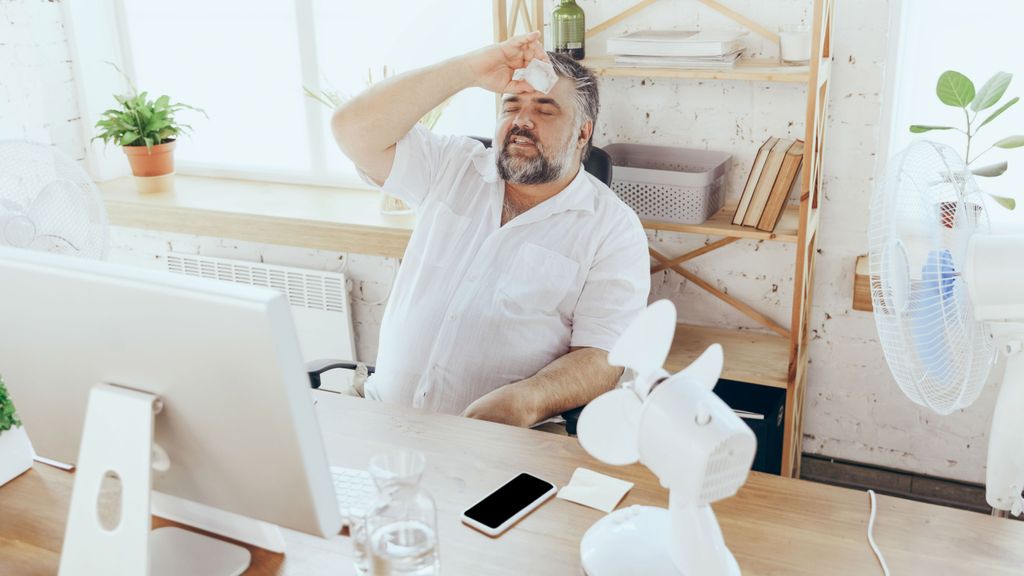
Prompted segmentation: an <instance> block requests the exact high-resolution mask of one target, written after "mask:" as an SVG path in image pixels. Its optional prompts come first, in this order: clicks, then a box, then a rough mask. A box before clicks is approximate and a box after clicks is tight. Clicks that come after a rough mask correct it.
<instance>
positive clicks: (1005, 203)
mask: <svg viewBox="0 0 1024 576" xmlns="http://www.w3.org/2000/svg"><path fill="white" fill-rule="evenodd" d="M989 196H991V197H992V199H993V200H995V201H996V202H999V205H1000V206H1002V207H1003V208H1006V209H1007V210H1013V209H1014V208H1016V207H1017V201H1016V200H1014V199H1013V198H1007V197H1006V196H996V195H995V194H989Z"/></svg>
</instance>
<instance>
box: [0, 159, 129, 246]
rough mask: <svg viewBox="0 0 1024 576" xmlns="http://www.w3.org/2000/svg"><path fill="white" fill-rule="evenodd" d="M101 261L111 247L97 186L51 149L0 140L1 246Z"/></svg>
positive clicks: (71, 163)
mask: <svg viewBox="0 0 1024 576" xmlns="http://www.w3.org/2000/svg"><path fill="white" fill-rule="evenodd" d="M4 245H6V246H15V247H18V248H29V249H33V250H42V251H45V252H56V253H61V254H70V255H75V256H82V257H86V258H94V259H99V258H103V257H104V256H105V255H106V252H107V248H108V245H109V240H108V231H107V217H106V212H105V210H104V208H103V202H102V200H101V198H100V195H99V192H98V191H97V190H96V186H95V185H94V184H93V183H92V180H90V179H89V177H88V175H86V174H85V172H84V171H83V170H82V168H81V167H79V166H78V164H76V163H75V162H74V160H72V159H70V158H68V157H67V156H66V155H64V154H63V153H61V152H60V151H58V150H57V149H55V148H53V147H51V146H45V145H42V144H37V143H32V142H23V141H16V140H0V246H4Z"/></svg>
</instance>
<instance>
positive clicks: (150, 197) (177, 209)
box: [99, 175, 415, 258]
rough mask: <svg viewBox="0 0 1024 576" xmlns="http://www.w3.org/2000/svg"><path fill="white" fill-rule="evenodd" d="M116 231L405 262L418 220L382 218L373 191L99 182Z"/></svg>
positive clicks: (193, 181)
mask: <svg viewBox="0 0 1024 576" xmlns="http://www.w3.org/2000/svg"><path fill="white" fill-rule="evenodd" d="M99 189H100V193H101V195H102V196H103V201H104V203H105V204H106V207H107V214H108V217H109V219H110V223H111V224H112V225H114V226H125V227H129V228H142V229H146V230H161V231H164V232H175V233H180V234H194V235H197V236H216V237H223V238H233V239H236V240H248V241H252V242H263V243H267V244H281V245H286V246H301V247H307V248H317V249H321V250H333V251H338V252H355V253H358V254H370V255H375V256H387V257H391V258H401V257H402V255H403V254H404V252H405V247H406V244H408V242H409V236H410V235H411V234H412V228H413V223H414V221H415V218H414V216H412V215H406V216H386V215H383V214H381V213H380V196H379V193H378V192H376V191H372V190H357V189H349V188H328V187H321V186H303V185H295V184H277V183H272V182H253V181H246V180H232V179H227V178H207V177H200V176H182V175H176V176H175V177H174V191H173V192H159V193H149V194H143V193H139V192H138V191H137V190H136V188H135V181H134V179H133V178H132V177H126V178H118V179H116V180H111V181H109V182H103V183H101V184H99Z"/></svg>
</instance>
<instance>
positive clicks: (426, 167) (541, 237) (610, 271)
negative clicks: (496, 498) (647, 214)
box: [332, 33, 650, 426]
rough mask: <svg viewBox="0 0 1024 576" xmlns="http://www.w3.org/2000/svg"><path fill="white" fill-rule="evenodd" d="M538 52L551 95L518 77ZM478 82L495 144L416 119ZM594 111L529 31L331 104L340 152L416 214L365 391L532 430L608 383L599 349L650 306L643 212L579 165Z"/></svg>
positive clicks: (581, 86) (575, 68)
mask: <svg viewBox="0 0 1024 576" xmlns="http://www.w3.org/2000/svg"><path fill="white" fill-rule="evenodd" d="M533 58H537V59H540V60H544V61H550V62H551V63H552V64H553V65H554V67H555V70H556V72H557V74H558V76H559V79H558V82H557V83H556V84H555V86H554V87H553V88H552V89H551V90H550V92H549V93H548V94H544V93H542V92H537V91H535V90H534V88H533V87H532V86H530V85H529V84H528V83H526V82H525V81H519V80H512V73H513V71H514V70H516V69H518V68H523V67H525V66H527V64H528V63H529V62H530V61H531V60H532V59H533ZM474 86H475V87H481V88H485V89H488V90H491V91H493V92H497V93H499V94H505V96H504V100H503V102H502V106H501V112H500V113H499V117H498V126H497V129H496V131H495V134H494V145H493V147H492V148H491V149H485V148H484V147H483V145H481V144H480V143H479V142H477V141H475V140H472V139H470V138H466V137H460V136H438V135H434V134H432V133H430V132H429V131H428V130H426V129H424V128H422V127H420V126H419V125H418V124H417V121H418V120H419V119H420V117H422V116H423V115H424V114H426V113H427V112H428V111H430V110H431V109H433V108H434V107H435V106H437V105H438V104H440V103H441V102H443V101H444V100H446V99H447V98H449V97H451V96H453V95H454V94H456V93H458V92H459V91H461V90H463V89H465V88H470V87H474ZM597 110H598V98H597V86H596V83H595V80H594V77H593V75H592V74H591V73H590V72H589V71H588V70H587V69H585V68H583V67H582V66H580V65H579V64H577V63H576V62H574V61H572V60H571V59H569V58H567V57H564V56H559V55H554V54H547V53H545V52H544V50H543V47H542V46H541V44H540V42H539V34H538V33H532V34H528V35H525V36H519V37H516V38H512V39H510V40H508V41H506V42H502V43H500V44H496V45H494V46H490V47H487V48H483V49H481V50H477V51H475V52H471V53H468V54H465V55H463V56H459V57H456V58H452V59H450V60H446V61H444V62H441V63H439V64H435V65H433V66H428V67H426V68H422V69H420V70H414V71H412V72H408V73H406V74H402V75H400V76H395V77H392V78H390V79H388V80H386V81H384V82H380V83H378V84H376V85H374V86H373V87H372V88H370V89H368V90H366V91H365V92H363V93H362V94H360V95H359V96H358V97H356V98H354V99H352V100H351V101H349V102H347V103H346V104H344V105H343V106H341V107H340V108H338V110H337V111H336V112H335V114H334V117H333V119H332V129H333V132H334V136H335V138H336V140H337V142H338V145H339V146H340V147H341V149H342V151H343V152H344V153H345V154H346V155H348V157H349V158H351V159H352V161H353V162H354V163H355V164H356V166H357V167H358V168H359V170H360V171H361V172H362V173H363V175H364V177H366V178H367V179H368V180H369V181H372V182H373V183H375V184H377V185H379V186H381V187H382V189H383V190H384V191H385V192H387V193H388V194H391V195H393V196H396V197H399V198H402V199H403V200H405V201H406V202H408V203H409V204H410V205H412V206H415V207H416V209H417V224H416V229H415V231H414V232H413V234H412V238H411V239H410V241H409V246H408V248H407V249H406V252H405V257H404V258H403V262H402V265H401V268H400V270H399V272H398V276H397V278H396V280H395V286H394V289H393V290H392V293H391V297H390V299H389V301H388V304H387V308H386V309H385V312H384V319H383V323H382V325H381V339H380V348H379V351H378V356H377V371H376V373H375V374H374V375H373V376H372V377H371V378H370V379H369V380H368V381H367V382H366V389H365V390H366V395H367V397H369V398H374V399H378V400H383V401H386V402H399V403H403V404H407V405H413V406H417V407H422V408H426V409H430V410H434V411H438V412H446V413H453V414H462V415H464V416H468V417H472V418H480V419H485V420H491V421H496V422H504V423H507V424H512V425H516V426H531V425H533V424H536V423H537V422H541V421H543V420H545V419H547V418H549V417H551V416H553V415H557V414H559V413H560V412H563V411H565V410H569V409H571V408H574V407H577V406H580V405H583V404H586V403H588V402H589V401H590V400H592V399H594V398H595V397H596V396H598V395H599V394H601V393H603V392H605V391H607V390H609V389H611V388H612V387H614V386H615V383H616V381H617V380H618V378H619V376H620V375H621V369H619V368H614V367H611V366H609V365H608V362H607V350H609V349H610V348H611V346H612V345H614V343H615V341H616V339H617V338H618V335H619V334H620V333H621V332H622V331H623V330H624V329H625V327H626V326H627V325H628V324H629V322H630V321H631V320H632V319H633V318H634V317H635V315H636V314H637V313H638V312H639V311H640V310H641V309H643V308H644V307H645V306H646V304H647V294H648V291H649V289H650V273H649V269H648V266H649V257H648V253H647V237H646V234H645V233H644V230H643V227H642V226H641V225H640V221H639V219H638V218H637V217H636V215H635V214H634V213H633V212H632V210H630V209H629V208H628V207H627V206H626V205H625V204H623V203H622V202H621V201H620V200H619V199H618V198H617V197H616V196H615V194H614V193H613V192H612V191H611V190H610V189H609V188H608V187H607V186H605V185H604V184H602V183H601V182H600V181H598V180H597V179H596V178H594V177H593V176H591V175H590V174H587V173H586V172H585V171H584V170H583V169H582V166H581V162H582V160H583V159H584V158H585V157H586V154H587V153H588V151H589V148H590V145H591V136H592V134H593V131H594V122H595V120H596V118H597Z"/></svg>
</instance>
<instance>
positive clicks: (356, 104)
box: [331, 57, 474, 169]
mask: <svg viewBox="0 0 1024 576" xmlns="http://www.w3.org/2000/svg"><path fill="white" fill-rule="evenodd" d="M473 80H474V75H473V73H472V72H471V70H470V68H469V66H468V65H467V64H466V62H465V58H464V57H457V58H452V59H449V60H445V61H444V62H440V63H438V64H434V65H431V66H427V67H425V68H420V69H417V70H413V71H410V72H406V73H404V74H400V75H398V76H394V77H392V78H388V79H387V80H384V81H382V82H379V83H377V84H375V85H373V86H372V87H371V88H369V89H368V90H366V91H364V92H362V93H361V94H359V95H358V96H356V97H355V98H353V99H352V100H349V101H348V102H346V103H344V104H342V105H341V106H340V107H338V109H337V110H336V111H335V112H334V117H333V118H332V119H331V129H332V131H333V132H334V137H335V139H336V140H337V141H338V145H339V146H340V147H341V149H342V151H343V152H345V154H346V155H348V157H349V158H351V159H352V161H353V162H355V163H356V165H358V166H360V167H361V168H364V169H366V168H373V167H372V166H365V163H368V162H373V161H374V160H376V159H378V158H379V155H380V154H381V153H382V152H383V151H385V150H387V149H388V148H390V147H391V146H394V145H395V143H396V142H398V141H399V140H400V139H401V138H402V136H404V135H405V134H406V133H407V132H408V131H409V130H410V129H412V127H413V126H414V125H415V124H416V122H418V121H419V119H420V118H422V117H423V115H424V114H426V113H427V112H430V111H431V110H433V109H434V108H435V107H436V106H437V105H438V104H440V103H442V102H444V101H445V100H446V99H448V98H450V97H451V96H453V95H455V94H456V93H458V92H460V91H462V90H463V89H465V88H468V87H470V86H471V85H472V84H473Z"/></svg>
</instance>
